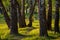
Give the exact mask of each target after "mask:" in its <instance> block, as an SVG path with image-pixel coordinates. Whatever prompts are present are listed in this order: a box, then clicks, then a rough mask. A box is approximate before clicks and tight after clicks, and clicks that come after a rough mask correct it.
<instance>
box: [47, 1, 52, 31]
mask: <svg viewBox="0 0 60 40" xmlns="http://www.w3.org/2000/svg"><path fill="white" fill-rule="evenodd" d="M48 4H49V6H48V7H49V9H48V18H47V29H48V30H51V29H52V28H51V22H52V0H48Z"/></svg>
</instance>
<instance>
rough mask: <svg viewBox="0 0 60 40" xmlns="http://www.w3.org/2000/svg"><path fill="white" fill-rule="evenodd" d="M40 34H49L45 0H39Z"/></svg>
mask: <svg viewBox="0 0 60 40" xmlns="http://www.w3.org/2000/svg"><path fill="white" fill-rule="evenodd" d="M38 9H39V23H40V36H48V33H47V25H46V9H45V0H38Z"/></svg>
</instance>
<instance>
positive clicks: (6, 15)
mask: <svg viewBox="0 0 60 40" xmlns="http://www.w3.org/2000/svg"><path fill="white" fill-rule="evenodd" d="M0 5H1V7H2V11H3V15H4V18H5V21H6V23H7V25H8V28H10V18H9V16H8V14H7V11H6V9H5V7H4V5H3V3H2V0H0Z"/></svg>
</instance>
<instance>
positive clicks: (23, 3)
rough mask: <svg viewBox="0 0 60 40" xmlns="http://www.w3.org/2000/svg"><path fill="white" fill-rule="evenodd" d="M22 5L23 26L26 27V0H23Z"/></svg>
mask: <svg viewBox="0 0 60 40" xmlns="http://www.w3.org/2000/svg"><path fill="white" fill-rule="evenodd" d="M21 3H22V6H21V18H22V23H23V24H22V26H23V27H25V26H26V22H25V0H21Z"/></svg>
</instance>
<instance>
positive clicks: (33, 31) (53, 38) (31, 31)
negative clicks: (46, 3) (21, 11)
mask: <svg viewBox="0 0 60 40" xmlns="http://www.w3.org/2000/svg"><path fill="white" fill-rule="evenodd" d="M26 21H28V20H27V19H26ZM53 21H54V20H53ZM53 21H52V24H53V23H54V22H53ZM27 24H28V22H27ZM52 26H54V25H52ZM33 27H34V28H30V27H26V28H19V29H18V31H19V34H22V35H24V36H19V35H10V30H9V29H8V27H7V25H6V23H3V24H1V23H0V38H1V39H5V40H12V39H17V40H59V39H60V34H59V33H57V34H55V33H54V31H48V35H49V37H47V38H46V37H39V28H40V27H39V21H38V20H34V21H33Z"/></svg>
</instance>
